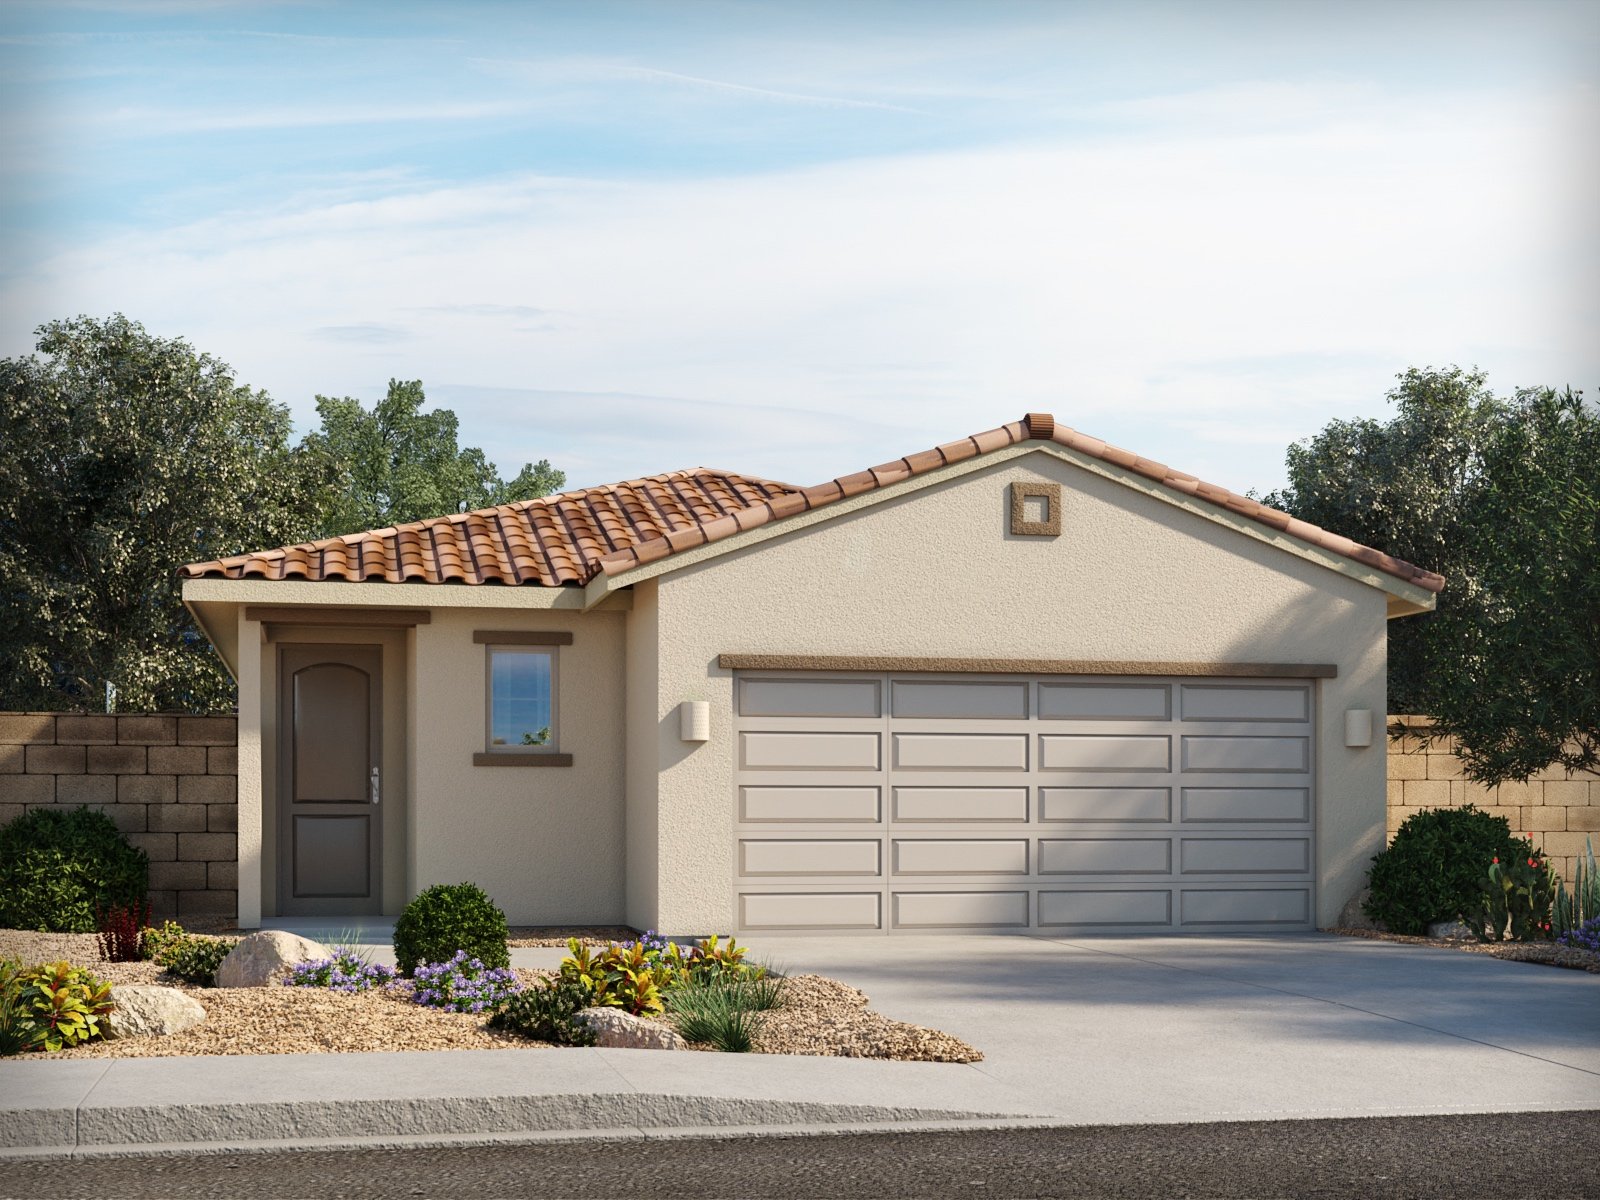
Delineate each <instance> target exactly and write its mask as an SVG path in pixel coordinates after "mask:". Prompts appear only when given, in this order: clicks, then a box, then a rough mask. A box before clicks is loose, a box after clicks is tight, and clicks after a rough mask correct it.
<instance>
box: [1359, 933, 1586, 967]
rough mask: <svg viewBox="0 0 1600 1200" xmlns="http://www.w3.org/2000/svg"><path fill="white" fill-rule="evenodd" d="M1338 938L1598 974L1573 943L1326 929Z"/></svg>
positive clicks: (1581, 950) (1582, 952) (1583, 951)
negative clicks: (1454, 951) (1403, 945)
mask: <svg viewBox="0 0 1600 1200" xmlns="http://www.w3.org/2000/svg"><path fill="white" fill-rule="evenodd" d="M1328 932H1329V933H1337V934H1338V935H1339V936H1340V937H1354V938H1366V939H1367V940H1368V941H1371V942H1402V943H1404V944H1405V945H1408V946H1433V947H1435V948H1436V949H1439V950H1460V951H1463V952H1465V953H1467V954H1487V955H1488V956H1489V957H1490V958H1501V959H1505V960H1506V961H1507V962H1531V963H1544V964H1545V965H1547V966H1552V967H1566V968H1568V969H1569V970H1573V971H1592V972H1593V973H1594V974H1596V975H1600V954H1596V953H1595V952H1594V951H1592V950H1584V949H1581V948H1579V947H1576V946H1558V945H1556V944H1555V943H1554V942H1475V941H1472V940H1471V939H1467V938H1429V937H1415V936H1413V935H1411V934H1407V933H1390V932H1389V931H1388V930H1385V929H1342V928H1336V929H1330V930H1328Z"/></svg>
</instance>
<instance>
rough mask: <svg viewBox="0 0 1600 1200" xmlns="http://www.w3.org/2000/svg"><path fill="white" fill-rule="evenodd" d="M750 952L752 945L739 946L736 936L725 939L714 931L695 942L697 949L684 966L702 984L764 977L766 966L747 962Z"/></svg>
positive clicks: (691, 953) (695, 948) (690, 976)
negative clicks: (746, 957)
mask: <svg viewBox="0 0 1600 1200" xmlns="http://www.w3.org/2000/svg"><path fill="white" fill-rule="evenodd" d="M749 953H750V948H749V947H748V946H741V945H739V943H738V942H737V941H735V940H734V939H733V938H732V937H729V938H728V940H727V941H726V942H723V941H722V940H721V939H720V938H718V937H717V935H716V934H712V935H711V936H710V937H708V938H702V939H701V940H700V941H698V942H696V943H695V944H694V949H693V950H691V951H690V952H689V954H688V957H687V958H686V959H685V960H684V969H685V971H686V972H687V974H688V977H689V978H690V979H691V980H692V981H693V982H695V983H698V984H705V983H720V982H725V981H733V980H740V979H762V978H764V977H765V976H766V974H767V969H766V967H764V966H762V965H760V964H759V963H751V962H746V961H745V956H746V955H747V954H749Z"/></svg>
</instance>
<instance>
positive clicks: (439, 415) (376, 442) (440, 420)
mask: <svg viewBox="0 0 1600 1200" xmlns="http://www.w3.org/2000/svg"><path fill="white" fill-rule="evenodd" d="M424 399H425V397H424V396H423V391H422V383H421V381H420V380H411V381H409V382H402V381H401V380H398V379H391V380H390V381H389V392H388V395H386V396H385V397H384V398H383V399H382V400H380V401H378V403H377V405H376V406H375V407H374V408H373V409H372V411H371V412H368V411H367V410H366V409H365V408H363V407H362V405H361V402H360V401H359V400H354V399H351V398H349V397H344V398H341V399H334V398H330V397H328V396H318V397H317V413H318V414H319V415H320V417H321V418H322V426H321V428H320V429H319V430H318V431H317V432H315V433H313V434H312V435H311V436H310V437H308V438H307V439H306V441H307V444H308V445H312V446H316V447H318V448H319V449H320V450H321V451H322V452H323V453H325V454H326V455H327V456H328V457H329V458H330V459H332V460H333V461H335V462H337V463H339V464H341V467H340V469H341V472H342V483H341V488H340V494H339V498H338V500H337V501H336V502H335V504H334V506H333V507H332V509H331V510H330V512H329V513H328V515H327V517H326V519H325V521H324V524H323V532H324V534H325V535H327V536H333V535H336V534H341V533H354V532H356V531H358V530H362V529H382V528H384V527H385V526H389V525H395V524H399V523H400V522H404V521H420V520H422V519H424V518H426V517H439V516H444V515H445V514H446V513H457V512H470V511H472V510H473V509H477V508H488V507H490V506H492V505H495V504H507V503H509V502H511V501H513V500H532V499H534V498H535V497H538V496H547V495H549V494H550V493H551V492H554V491H559V490H560V489H561V487H562V486H564V485H565V483H566V481H567V477H566V475H565V474H564V473H562V472H561V471H558V470H556V469H555V468H554V467H552V466H551V465H550V463H549V461H548V460H546V459H540V460H539V461H538V462H537V463H530V464H528V465H526V466H524V467H523V468H522V471H521V472H520V473H519V474H518V475H517V477H516V478H515V479H512V480H510V481H509V482H507V481H505V480H502V479H501V478H500V474H499V472H498V471H497V470H496V469H495V467H494V464H493V463H491V462H489V461H488V460H487V459H486V458H485V457H484V454H483V451H482V450H479V449H477V448H475V447H467V448H466V449H460V448H458V447H457V445H456V436H457V421H456V415H455V413H453V412H451V411H450V410H449V409H447V408H439V409H434V410H433V411H432V412H423V411H422V405H423V403H424Z"/></svg>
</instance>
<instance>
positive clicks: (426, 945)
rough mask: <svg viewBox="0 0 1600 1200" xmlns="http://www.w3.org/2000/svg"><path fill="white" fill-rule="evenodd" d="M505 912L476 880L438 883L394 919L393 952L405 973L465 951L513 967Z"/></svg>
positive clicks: (490, 964) (492, 963)
mask: <svg viewBox="0 0 1600 1200" xmlns="http://www.w3.org/2000/svg"><path fill="white" fill-rule="evenodd" d="M509 936H510V934H509V931H508V930H507V929H506V915H505V913H503V912H501V911H500V910H499V909H498V908H496V907H495V905H494V901H493V900H491V899H489V897H488V895H487V894H485V892H484V890H483V889H482V888H481V887H479V886H478V885H477V884H475V883H439V884H435V885H434V886H433V887H431V888H429V889H428V890H427V891H425V892H423V893H422V894H421V895H419V896H418V897H417V898H416V899H415V900H413V901H412V902H411V903H410V904H408V905H406V910H405V912H403V913H401V914H400V919H399V920H398V921H396V922H395V925H394V957H395V962H396V963H397V964H398V965H399V967H400V972H401V974H403V975H413V974H415V973H416V970H417V967H418V966H419V965H420V964H422V963H442V962H449V961H450V960H451V959H452V958H454V957H455V955H456V951H458V950H464V951H466V954H467V957H468V958H475V959H477V960H478V961H479V962H481V963H482V964H483V965H484V966H485V967H489V968H495V967H509V966H510V965H511V952H510V951H509V950H508V949H507V948H506V939H507V937H509Z"/></svg>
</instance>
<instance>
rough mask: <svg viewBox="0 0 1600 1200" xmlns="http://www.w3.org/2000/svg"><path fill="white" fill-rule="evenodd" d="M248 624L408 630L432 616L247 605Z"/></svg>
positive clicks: (382, 610) (424, 611)
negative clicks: (259, 622)
mask: <svg viewBox="0 0 1600 1200" xmlns="http://www.w3.org/2000/svg"><path fill="white" fill-rule="evenodd" d="M244 619H245V620H246V621H263V622H270V623H272V624H274V625H355V626H364V625H380V626H388V627H391V628H393V627H407V626H411V625H428V624H431V623H432V621H433V613H432V612H431V611H429V610H428V609H426V608H312V607H310V606H309V605H294V606H289V605H285V606H283V607H277V606H275V605H268V604H247V605H245V606H244Z"/></svg>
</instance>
